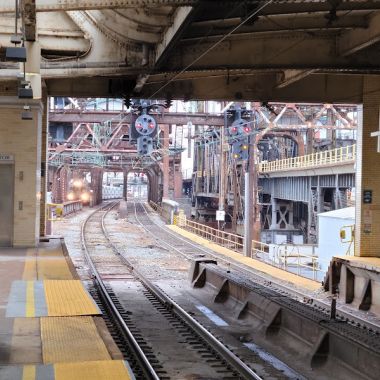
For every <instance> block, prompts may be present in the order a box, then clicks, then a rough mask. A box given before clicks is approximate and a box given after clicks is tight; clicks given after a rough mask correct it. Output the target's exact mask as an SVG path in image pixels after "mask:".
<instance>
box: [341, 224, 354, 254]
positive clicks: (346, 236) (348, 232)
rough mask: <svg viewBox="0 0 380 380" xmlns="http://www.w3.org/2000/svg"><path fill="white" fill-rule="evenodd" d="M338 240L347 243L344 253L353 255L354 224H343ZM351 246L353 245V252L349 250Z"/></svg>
mask: <svg viewBox="0 0 380 380" xmlns="http://www.w3.org/2000/svg"><path fill="white" fill-rule="evenodd" d="M339 235H340V241H341V242H342V243H343V244H345V243H348V247H347V251H346V255H347V256H350V255H352V254H354V255H355V225H354V224H350V225H348V226H343V227H341V229H340V232H339ZM351 247H353V252H351Z"/></svg>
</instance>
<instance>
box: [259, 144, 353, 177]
mask: <svg viewBox="0 0 380 380" xmlns="http://www.w3.org/2000/svg"><path fill="white" fill-rule="evenodd" d="M355 157H356V144H354V145H349V146H345V147H342V148H337V149H333V150H326V151H323V152H318V153H313V154H307V155H305V156H298V157H292V158H285V159H283V160H276V161H262V162H260V163H259V164H258V169H259V172H261V173H269V172H275V171H281V170H295V169H307V168H312V167H320V166H328V165H336V164H340V163H350V162H354V161H355Z"/></svg>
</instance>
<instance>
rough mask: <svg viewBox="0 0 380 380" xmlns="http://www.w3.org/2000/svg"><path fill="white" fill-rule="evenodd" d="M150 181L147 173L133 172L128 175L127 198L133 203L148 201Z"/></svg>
mask: <svg viewBox="0 0 380 380" xmlns="http://www.w3.org/2000/svg"><path fill="white" fill-rule="evenodd" d="M148 187H149V179H148V176H147V174H146V173H145V172H139V171H132V172H129V173H128V175H127V192H126V198H127V199H128V200H132V201H137V200H138V201H143V202H146V201H148Z"/></svg>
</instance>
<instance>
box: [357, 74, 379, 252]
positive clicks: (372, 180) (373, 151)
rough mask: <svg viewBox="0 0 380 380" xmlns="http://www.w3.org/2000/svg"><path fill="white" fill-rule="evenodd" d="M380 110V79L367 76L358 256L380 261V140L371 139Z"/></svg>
mask: <svg viewBox="0 0 380 380" xmlns="http://www.w3.org/2000/svg"><path fill="white" fill-rule="evenodd" d="M379 108H380V78H378V77H377V76H365V77H364V83H363V108H362V109H360V110H359V117H358V119H359V123H360V120H362V125H361V126H360V125H359V128H358V140H357V159H356V197H355V203H356V215H355V219H356V223H355V224H356V229H355V255H357V256H372V257H380V176H379V165H380V153H378V152H377V138H375V137H371V132H378V131H379V129H380V128H379V126H380V123H379ZM361 114H362V118H361V117H360V116H361ZM364 195H365V196H364ZM363 201H365V203H364V202H363Z"/></svg>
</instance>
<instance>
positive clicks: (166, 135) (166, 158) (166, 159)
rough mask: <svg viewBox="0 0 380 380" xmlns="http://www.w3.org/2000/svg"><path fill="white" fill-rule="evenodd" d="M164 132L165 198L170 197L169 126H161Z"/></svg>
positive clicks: (163, 180) (163, 179) (163, 176)
mask: <svg viewBox="0 0 380 380" xmlns="http://www.w3.org/2000/svg"><path fill="white" fill-rule="evenodd" d="M160 127H161V129H162V131H163V135H164V136H163V138H164V141H163V147H164V149H165V155H164V157H163V158H162V164H163V165H162V172H163V173H162V184H163V193H162V197H163V198H168V197H169V170H170V168H169V158H170V157H169V154H168V152H167V150H168V149H169V125H161V126H160Z"/></svg>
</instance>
